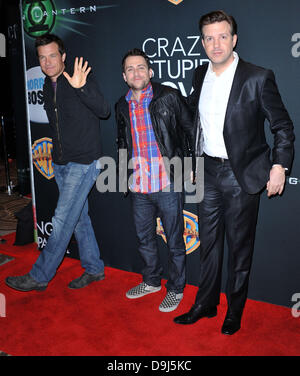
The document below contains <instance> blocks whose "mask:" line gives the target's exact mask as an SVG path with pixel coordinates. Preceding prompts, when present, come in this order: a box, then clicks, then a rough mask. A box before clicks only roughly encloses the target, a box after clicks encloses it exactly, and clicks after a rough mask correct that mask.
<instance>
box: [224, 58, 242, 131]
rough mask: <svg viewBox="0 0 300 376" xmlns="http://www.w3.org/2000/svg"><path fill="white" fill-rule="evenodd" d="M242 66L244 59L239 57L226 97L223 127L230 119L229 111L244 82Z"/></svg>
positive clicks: (235, 101)
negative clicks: (227, 96)
mask: <svg viewBox="0 0 300 376" xmlns="http://www.w3.org/2000/svg"><path fill="white" fill-rule="evenodd" d="M244 66H245V63H244V61H243V60H242V59H241V58H239V62H238V65H237V67H236V71H235V74H234V78H233V82H232V87H231V90H230V94H229V98H228V103H227V109H226V114H225V120H224V128H225V127H226V124H227V122H228V121H229V119H230V115H231V111H232V109H233V107H234V105H235V104H236V103H237V101H238V98H239V96H240V93H241V90H242V87H243V85H244V83H245V69H244Z"/></svg>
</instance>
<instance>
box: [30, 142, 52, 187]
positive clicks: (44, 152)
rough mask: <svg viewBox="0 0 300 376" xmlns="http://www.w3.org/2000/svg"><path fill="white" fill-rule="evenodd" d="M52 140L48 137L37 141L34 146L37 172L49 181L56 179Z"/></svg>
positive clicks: (34, 162) (33, 154) (33, 152)
mask: <svg viewBox="0 0 300 376" xmlns="http://www.w3.org/2000/svg"><path fill="white" fill-rule="evenodd" d="M52 147H53V144H52V139H51V138H48V137H43V138H40V139H39V140H36V141H35V142H34V144H33V145H32V159H33V164H34V165H35V167H36V168H37V170H38V171H39V172H40V173H41V174H42V175H43V176H44V177H45V178H46V179H48V180H50V179H52V178H53V177H54V171H53V165H52V157H51V151H52Z"/></svg>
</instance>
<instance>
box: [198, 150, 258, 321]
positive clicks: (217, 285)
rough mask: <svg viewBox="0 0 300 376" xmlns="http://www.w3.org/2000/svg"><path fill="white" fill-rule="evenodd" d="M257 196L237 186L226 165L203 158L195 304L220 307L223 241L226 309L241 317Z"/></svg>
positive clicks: (246, 284)
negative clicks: (226, 259)
mask: <svg viewBox="0 0 300 376" xmlns="http://www.w3.org/2000/svg"><path fill="white" fill-rule="evenodd" d="M259 198H260V196H259V194H254V195H250V194H248V193H246V192H244V191H243V190H242V189H241V187H240V185H239V184H238V182H237V180H236V178H235V176H234V173H233V171H232V169H231V166H230V164H229V161H225V162H223V163H222V162H219V161H215V160H212V159H211V158H208V157H205V160H204V199H203V201H202V202H201V203H200V204H199V206H198V217H199V234H200V241H201V243H200V282H199V290H198V293H197V296H196V304H201V305H203V306H206V307H211V306H215V305H217V304H219V297H220V289H221V279H222V278H221V277H222V263H223V253H224V238H225V236H226V240H227V244H228V266H227V267H228V278H227V285H226V297H227V302H228V309H229V312H231V313H232V314H233V315H236V316H241V315H242V311H243V308H244V304H245V302H246V299H247V291H248V282H249V274H250V268H251V263H252V255H253V249H254V238H255V230H256V223H257V215H258V208H259Z"/></svg>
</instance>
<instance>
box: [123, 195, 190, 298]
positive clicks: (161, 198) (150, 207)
mask: <svg viewBox="0 0 300 376" xmlns="http://www.w3.org/2000/svg"><path fill="white" fill-rule="evenodd" d="M130 195H131V200H132V208H133V218H134V224H135V229H136V233H137V237H138V242H139V253H140V255H141V256H142V259H143V261H144V263H145V267H144V268H143V270H142V275H143V281H144V282H146V283H147V284H148V285H151V286H156V287H157V286H160V284H161V277H162V271H163V268H162V265H161V263H160V260H159V255H158V249H157V234H156V218H157V217H158V216H159V217H160V219H161V221H162V225H163V228H164V231H165V235H166V239H167V245H168V249H169V254H168V281H167V284H166V288H167V290H168V291H173V292H176V293H182V292H183V290H184V287H185V283H186V275H185V273H186V268H185V257H186V250H185V244H184V239H183V231H184V221H183V213H182V210H183V194H182V193H180V192H156V193H149V194H143V193H134V192H132V193H130Z"/></svg>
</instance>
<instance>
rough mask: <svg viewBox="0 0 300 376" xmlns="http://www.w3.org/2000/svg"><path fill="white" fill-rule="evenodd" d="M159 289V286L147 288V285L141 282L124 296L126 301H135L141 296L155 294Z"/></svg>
mask: <svg viewBox="0 0 300 376" xmlns="http://www.w3.org/2000/svg"><path fill="white" fill-rule="evenodd" d="M160 289H161V286H158V287H154V286H149V285H147V283H145V282H142V283H140V284H139V285H137V286H135V287H133V288H132V289H130V290H128V291H127V292H126V296H127V298H128V299H137V298H141V297H142V296H145V295H148V294H152V293H153V292H157V291H159V290H160Z"/></svg>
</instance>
